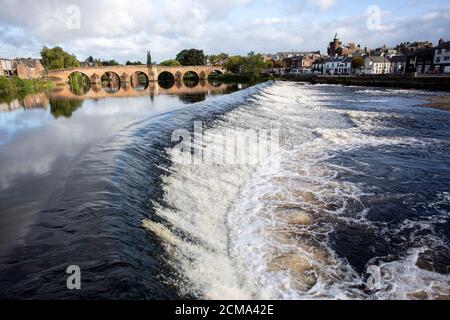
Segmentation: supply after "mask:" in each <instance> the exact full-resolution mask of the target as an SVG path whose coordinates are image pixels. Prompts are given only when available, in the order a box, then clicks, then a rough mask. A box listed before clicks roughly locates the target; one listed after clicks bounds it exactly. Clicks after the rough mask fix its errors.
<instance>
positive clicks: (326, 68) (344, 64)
mask: <svg viewBox="0 0 450 320" xmlns="http://www.w3.org/2000/svg"><path fill="white" fill-rule="evenodd" d="M353 59H354V57H334V58H322V59H319V60H316V61H314V63H313V67H312V69H311V72H310V73H314V74H326V75H351V74H355V73H357V74H390V73H397V71H398V69H397V68H398V66H397V63H393V62H392V60H391V59H392V58H388V57H385V56H373V57H364V58H362V59H363V65H362V66H361V67H360V68H358V69H357V70H355V69H354V68H353ZM400 64H401V65H402V66H401V67H400V68H401V69H402V70H403V69H404V67H403V64H404V63H403V62H400Z"/></svg>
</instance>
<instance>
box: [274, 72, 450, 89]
mask: <svg viewBox="0 0 450 320" xmlns="http://www.w3.org/2000/svg"><path fill="white" fill-rule="evenodd" d="M281 80H287V81H299V82H309V83H312V84H338V85H339V84H340V85H345V86H365V87H390V88H401V89H418V90H439V91H450V76H423V77H420V76H419V77H414V76H413V75H359V76H318V75H296V76H294V75H293V76H291V75H285V76H282V77H281Z"/></svg>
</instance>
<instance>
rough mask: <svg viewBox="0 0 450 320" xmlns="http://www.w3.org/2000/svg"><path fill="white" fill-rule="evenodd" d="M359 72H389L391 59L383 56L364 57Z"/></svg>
mask: <svg viewBox="0 0 450 320" xmlns="http://www.w3.org/2000/svg"><path fill="white" fill-rule="evenodd" d="M359 72H360V73H361V74H389V73H391V61H390V60H389V58H388V57H385V56H374V57H366V58H365V59H364V66H363V67H362V68H361V70H360V71H359Z"/></svg>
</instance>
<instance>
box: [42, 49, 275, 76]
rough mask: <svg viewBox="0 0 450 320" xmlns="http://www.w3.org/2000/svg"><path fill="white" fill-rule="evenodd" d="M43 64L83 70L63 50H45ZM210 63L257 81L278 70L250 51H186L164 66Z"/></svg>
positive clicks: (93, 62) (104, 62) (96, 61)
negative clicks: (268, 69)
mask: <svg viewBox="0 0 450 320" xmlns="http://www.w3.org/2000/svg"><path fill="white" fill-rule="evenodd" d="M41 56H42V64H43V65H44V67H45V68H46V69H47V70H55V69H65V68H71V67H80V66H81V63H80V61H78V59H77V58H76V56H75V55H73V54H70V53H68V52H66V51H64V50H63V49H62V48H60V47H55V48H47V47H44V48H43V49H42V51H41ZM84 64H87V65H88V66H118V65H120V63H119V62H117V61H116V60H102V59H98V58H94V57H92V56H90V57H88V58H87V59H86V60H85V61H84ZM125 64H126V65H144V63H142V62H141V61H127V62H126V63H125ZM153 64H154V62H153V61H152V56H151V53H150V51H148V52H147V61H146V64H145V65H147V66H151V65H153ZM206 64H210V65H213V66H214V65H216V66H223V67H224V68H225V69H226V70H227V71H228V72H229V73H232V74H235V75H241V76H245V77H247V78H249V79H250V80H252V81H253V80H257V79H259V77H260V76H261V74H262V73H263V72H264V70H266V69H267V68H271V67H274V64H273V62H272V61H266V60H265V59H264V57H263V55H261V54H256V53H254V52H250V53H249V54H247V55H246V56H239V55H234V56H230V55H228V54H226V53H220V54H217V55H209V56H207V55H205V53H204V52H203V50H199V49H185V50H182V51H180V52H179V53H178V54H177V55H176V57H175V58H174V59H169V60H165V61H162V62H161V63H160V64H159V65H160V66H203V65H206Z"/></svg>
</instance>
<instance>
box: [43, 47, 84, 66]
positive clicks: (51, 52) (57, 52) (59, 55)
mask: <svg viewBox="0 0 450 320" xmlns="http://www.w3.org/2000/svg"><path fill="white" fill-rule="evenodd" d="M41 56H42V64H43V65H44V67H45V69H47V70H55V69H65V68H71V67H79V66H80V62H79V61H78V60H77V57H75V56H74V55H71V54H69V53H67V52H65V51H64V50H63V49H62V48H60V47H55V48H52V49H50V48H47V47H44V48H42V50H41Z"/></svg>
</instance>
